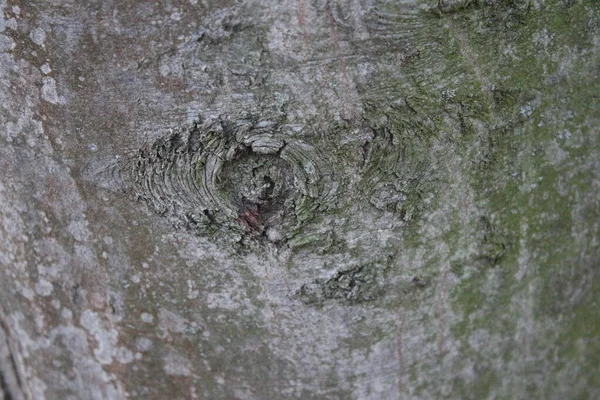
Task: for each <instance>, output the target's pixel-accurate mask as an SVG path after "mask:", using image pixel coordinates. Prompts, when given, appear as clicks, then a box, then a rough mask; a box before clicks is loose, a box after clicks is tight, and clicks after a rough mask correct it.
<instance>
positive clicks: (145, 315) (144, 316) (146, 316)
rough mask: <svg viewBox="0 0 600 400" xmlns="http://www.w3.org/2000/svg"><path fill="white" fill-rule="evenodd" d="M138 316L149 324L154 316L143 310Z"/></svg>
mask: <svg viewBox="0 0 600 400" xmlns="http://www.w3.org/2000/svg"><path fill="white" fill-rule="evenodd" d="M140 318H141V319H142V321H144V322H145V323H147V324H151V323H152V321H154V317H153V316H152V314H148V313H147V312H143V313H142V315H141V316H140Z"/></svg>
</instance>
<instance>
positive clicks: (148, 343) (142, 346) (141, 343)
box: [135, 337, 152, 352]
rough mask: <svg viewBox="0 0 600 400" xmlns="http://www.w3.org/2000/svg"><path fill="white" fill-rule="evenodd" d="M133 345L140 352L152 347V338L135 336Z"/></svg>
mask: <svg viewBox="0 0 600 400" xmlns="http://www.w3.org/2000/svg"><path fill="white" fill-rule="evenodd" d="M135 347H136V348H137V349H138V350H139V351H141V352H146V351H150V349H151V348H152V340H150V339H148V338H145V337H140V338H137V339H136V340H135Z"/></svg>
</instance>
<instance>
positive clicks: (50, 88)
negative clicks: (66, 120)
mask: <svg viewBox="0 0 600 400" xmlns="http://www.w3.org/2000/svg"><path fill="white" fill-rule="evenodd" d="M42 99H44V100H46V101H47V102H49V103H52V104H65V103H66V101H65V98H64V97H63V96H59V95H58V92H57V91H56V81H55V80H54V79H52V78H50V77H49V76H45V77H43V78H42Z"/></svg>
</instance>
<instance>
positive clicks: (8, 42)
mask: <svg viewBox="0 0 600 400" xmlns="http://www.w3.org/2000/svg"><path fill="white" fill-rule="evenodd" d="M15 47H17V44H16V43H15V41H14V40H12V39H11V38H10V37H8V36H4V35H0V52H9V51H13V50H14V49H15Z"/></svg>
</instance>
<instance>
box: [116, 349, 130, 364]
mask: <svg viewBox="0 0 600 400" xmlns="http://www.w3.org/2000/svg"><path fill="white" fill-rule="evenodd" d="M117 360H118V361H119V362H120V363H121V364H129V363H130V362H132V361H133V352H132V351H131V350H129V349H128V348H127V347H119V350H118V352H117Z"/></svg>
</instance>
